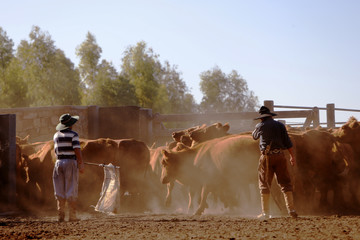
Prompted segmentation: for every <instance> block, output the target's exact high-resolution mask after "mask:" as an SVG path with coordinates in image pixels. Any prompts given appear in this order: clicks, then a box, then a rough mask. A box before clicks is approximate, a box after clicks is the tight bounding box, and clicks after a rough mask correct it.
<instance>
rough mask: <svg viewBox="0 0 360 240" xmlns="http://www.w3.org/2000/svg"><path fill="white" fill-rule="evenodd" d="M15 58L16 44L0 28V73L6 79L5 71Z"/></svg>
mask: <svg viewBox="0 0 360 240" xmlns="http://www.w3.org/2000/svg"><path fill="white" fill-rule="evenodd" d="M13 57H14V42H13V41H12V39H10V38H9V37H8V36H7V34H6V32H5V31H4V30H3V29H2V28H1V27H0V71H1V75H2V77H4V74H5V69H6V67H7V66H8V65H9V64H10V61H11V59H12V58H13Z"/></svg>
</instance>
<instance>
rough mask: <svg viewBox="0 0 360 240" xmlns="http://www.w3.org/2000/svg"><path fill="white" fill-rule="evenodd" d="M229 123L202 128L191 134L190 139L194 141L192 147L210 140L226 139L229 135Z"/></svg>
mask: <svg viewBox="0 0 360 240" xmlns="http://www.w3.org/2000/svg"><path fill="white" fill-rule="evenodd" d="M229 129H230V125H229V123H225V124H224V125H222V124H221V123H214V124H212V125H210V126H208V127H206V126H205V127H201V128H198V129H194V130H193V131H191V132H189V136H190V139H191V140H192V143H191V146H194V145H196V144H199V143H202V142H205V141H207V140H210V139H214V138H219V137H224V136H227V135H229V133H228V131H229Z"/></svg>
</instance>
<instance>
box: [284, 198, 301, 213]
mask: <svg viewBox="0 0 360 240" xmlns="http://www.w3.org/2000/svg"><path fill="white" fill-rule="evenodd" d="M284 199H285V204H286V208H287V210H288V213H289V216H291V217H293V218H296V217H297V216H298V214H297V213H296V211H295V206H294V197H293V193H292V192H285V193H284Z"/></svg>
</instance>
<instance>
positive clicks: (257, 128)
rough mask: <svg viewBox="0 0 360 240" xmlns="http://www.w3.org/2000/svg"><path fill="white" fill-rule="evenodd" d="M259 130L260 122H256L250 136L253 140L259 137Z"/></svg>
mask: <svg viewBox="0 0 360 240" xmlns="http://www.w3.org/2000/svg"><path fill="white" fill-rule="evenodd" d="M260 135H261V131H260V124H257V125H256V127H255V130H254V131H253V132H252V137H253V139H254V140H258V139H259V138H260Z"/></svg>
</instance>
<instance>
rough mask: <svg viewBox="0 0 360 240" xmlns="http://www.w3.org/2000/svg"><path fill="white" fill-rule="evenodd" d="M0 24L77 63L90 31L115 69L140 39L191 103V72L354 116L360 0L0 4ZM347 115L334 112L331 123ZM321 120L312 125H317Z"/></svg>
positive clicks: (279, 100) (194, 79) (262, 95)
mask: <svg viewBox="0 0 360 240" xmlns="http://www.w3.org/2000/svg"><path fill="white" fill-rule="evenodd" d="M0 6H1V9H2V11H1V14H0V26H1V27H2V28H3V29H4V30H5V31H6V32H7V35H8V36H9V37H10V38H12V39H13V41H14V43H15V46H17V45H18V44H19V42H20V40H22V39H28V34H29V33H30V31H31V27H32V26H33V25H37V26H39V27H40V28H41V30H42V31H47V32H48V33H49V34H50V35H51V37H52V39H53V40H54V41H55V45H56V46H57V47H58V48H60V49H62V50H64V52H65V54H66V56H67V57H68V58H70V59H71V60H72V61H73V62H74V63H75V64H76V65H77V63H78V59H77V58H76V56H75V48H76V47H77V46H78V45H79V44H81V42H83V41H84V40H85V37H86V33H87V32H88V31H90V32H91V33H92V34H94V35H95V36H96V39H97V42H98V44H99V45H100V47H101V48H102V50H103V53H102V58H103V59H106V60H108V61H111V62H112V63H113V64H114V66H115V67H116V68H117V69H118V70H119V69H120V62H121V58H122V54H123V52H124V51H125V49H126V48H127V47H128V46H130V45H135V44H136V43H137V42H139V41H145V42H146V43H147V44H148V47H151V48H153V50H154V52H155V53H157V54H159V55H160V59H161V60H162V61H165V60H167V61H169V62H170V64H171V65H176V66H178V71H180V72H181V73H182V78H183V80H184V81H185V82H186V84H187V86H188V87H189V88H190V90H191V93H192V94H193V95H194V97H195V99H196V100H197V102H200V101H201V98H202V95H201V92H200V89H199V81H200V78H199V74H200V73H201V72H203V71H206V70H209V69H211V68H213V67H214V66H215V65H217V66H219V67H220V68H221V69H222V70H223V72H224V73H226V74H228V73H230V71H231V70H236V71H237V72H238V73H240V74H241V75H242V76H243V78H244V79H245V80H246V81H247V83H248V86H249V89H250V90H252V91H254V93H255V95H257V96H258V97H259V100H260V103H261V102H263V101H264V100H274V102H275V104H278V105H294V106H318V107H325V106H326V104H327V103H335V106H336V107H340V108H351V109H360V99H359V90H360V64H359V63H360V14H359V13H360V1H355V0H326V1H325V0H298V1H295V0H246V1H245V0H221V1H220V0H218V1H215V0H195V1H194V0H192V1H190V0H131V1H130V0H129V1H122V0H119V1H115V0H114V1H107V0H103V1H92V0H72V1H69V0H63V1H48V0H42V1H40V0H31V1H29V0H22V1H20V0H13V1H7V0H0ZM350 115H355V116H356V117H358V118H359V119H360V114H353V113H348V112H345V113H343V114H341V116H340V115H339V117H338V114H337V120H338V121H346V120H347V118H348V117H349V116H350ZM323 120H324V119H321V121H323Z"/></svg>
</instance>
